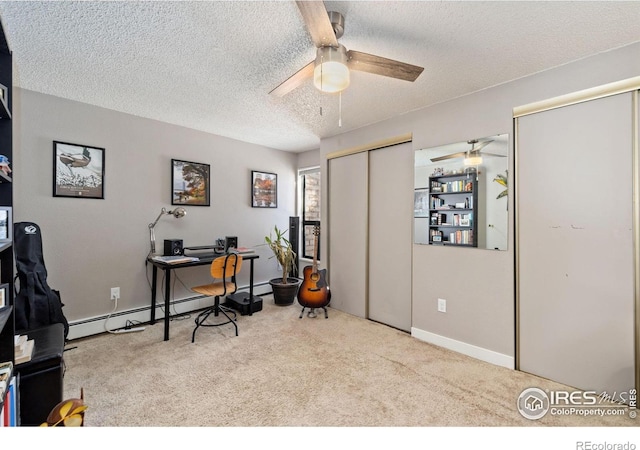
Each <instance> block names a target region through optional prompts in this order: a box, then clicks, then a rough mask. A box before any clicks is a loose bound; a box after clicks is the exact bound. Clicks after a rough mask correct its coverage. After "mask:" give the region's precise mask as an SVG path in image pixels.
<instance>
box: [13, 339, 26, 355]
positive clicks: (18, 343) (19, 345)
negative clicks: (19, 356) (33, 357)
mask: <svg viewBox="0 0 640 450" xmlns="http://www.w3.org/2000/svg"><path fill="white" fill-rule="evenodd" d="M13 344H14V352H15V353H18V352H21V351H22V349H23V348H24V346H25V345H26V344H27V335H26V334H17V335H15V337H14V339H13Z"/></svg>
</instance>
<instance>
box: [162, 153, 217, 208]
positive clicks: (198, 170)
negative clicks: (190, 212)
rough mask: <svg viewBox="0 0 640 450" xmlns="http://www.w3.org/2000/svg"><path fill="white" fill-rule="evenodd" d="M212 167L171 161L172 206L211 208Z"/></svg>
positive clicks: (177, 160)
mask: <svg viewBox="0 0 640 450" xmlns="http://www.w3.org/2000/svg"><path fill="white" fill-rule="evenodd" d="M210 185H211V166H210V165H209V164H204V163H197V162H192V161H182V160H180V159H172V160H171V204H172V205H191V206H210V205H211V198H210V189H211V188H210Z"/></svg>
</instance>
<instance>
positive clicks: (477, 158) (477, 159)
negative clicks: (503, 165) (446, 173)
mask: <svg viewBox="0 0 640 450" xmlns="http://www.w3.org/2000/svg"><path fill="white" fill-rule="evenodd" d="M492 142H493V140H490V141H482V142H480V141H478V139H472V140H470V141H467V144H469V145H471V148H470V149H469V150H467V151H464V152H457V153H452V154H450V155H445V156H438V157H437V158H431V162H438V161H444V160H447V159H454V158H464V164H465V165H471V166H473V165H478V164H481V163H482V155H487V156H500V157H505V156H506V155H499V154H497V153H488V152H482V151H481V150H482V149H483V148H485V147H486V146H487V145H489V144H491V143H492Z"/></svg>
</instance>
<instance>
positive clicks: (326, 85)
mask: <svg viewBox="0 0 640 450" xmlns="http://www.w3.org/2000/svg"><path fill="white" fill-rule="evenodd" d="M296 4H297V5H298V9H299V10H300V13H301V14H302V18H303V20H304V22H305V24H306V26H307V29H308V30H309V34H310V35H311V39H312V41H313V43H314V44H315V46H316V47H317V52H316V59H315V60H314V61H311V62H310V63H309V64H307V65H306V66H304V67H303V68H302V69H300V70H298V71H297V72H296V73H294V74H293V75H292V76H291V77H289V78H288V79H287V80H285V81H284V82H282V83H281V84H280V85H279V86H277V87H276V88H275V89H273V90H272V91H271V92H269V93H270V94H273V95H277V96H283V95H285V94H287V93H289V92H291V91H292V90H293V89H295V88H297V87H298V86H300V85H301V84H302V83H303V82H304V81H306V80H307V79H308V78H313V81H314V85H315V86H316V88H318V89H319V90H320V91H322V92H329V93H332V92H340V91H342V90H343V89H345V88H346V87H347V86H348V85H349V81H350V76H349V71H350V70H359V71H362V72H369V73H373V74H376V75H384V76H387V77H391V78H398V79H401V80H406V81H415V80H416V79H417V78H418V76H419V75H420V74H421V73H422V71H423V70H424V68H423V67H418V66H414V65H411V64H407V63H403V62H400V61H394V60H392V59H387V58H383V57H381V56H375V55H370V54H368V53H362V52H357V51H354V50H347V49H346V48H345V47H344V46H343V45H341V44H339V43H338V39H339V38H340V37H341V36H342V34H343V33H344V16H343V15H342V14H340V13H338V12H335V11H330V12H327V10H326V8H325V6H324V2H322V1H296Z"/></svg>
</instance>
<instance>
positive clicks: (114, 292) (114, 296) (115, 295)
mask: <svg viewBox="0 0 640 450" xmlns="http://www.w3.org/2000/svg"><path fill="white" fill-rule="evenodd" d="M118 299H120V288H119V287H112V288H111V300H118Z"/></svg>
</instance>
